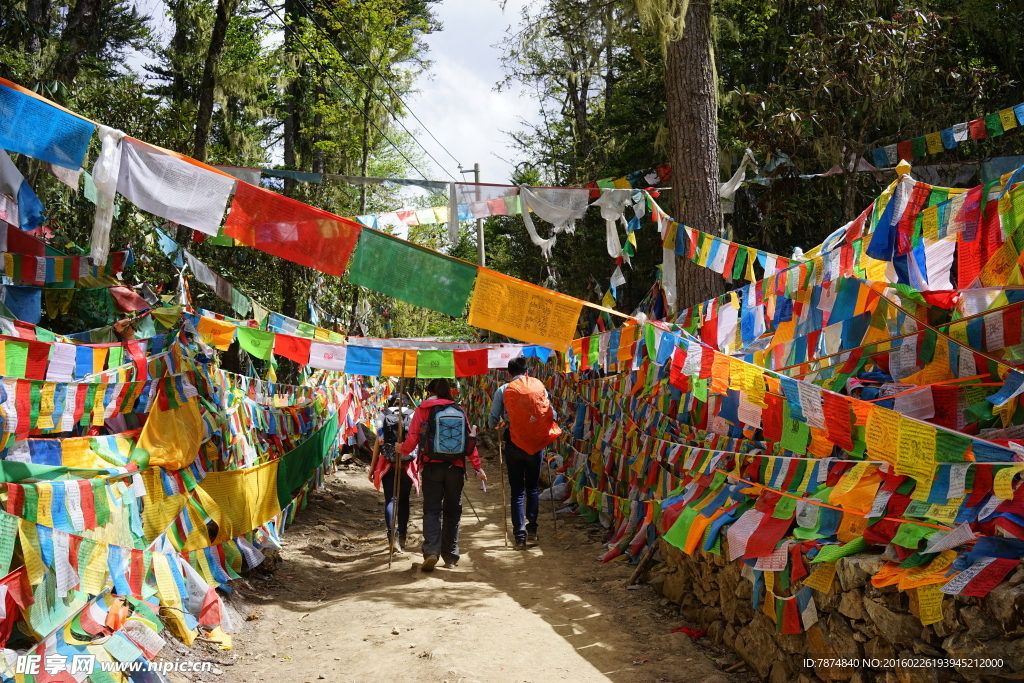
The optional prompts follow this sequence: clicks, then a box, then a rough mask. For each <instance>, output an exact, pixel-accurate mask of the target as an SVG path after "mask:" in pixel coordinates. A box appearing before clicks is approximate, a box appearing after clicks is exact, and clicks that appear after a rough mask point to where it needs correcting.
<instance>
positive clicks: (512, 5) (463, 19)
mask: <svg viewBox="0 0 1024 683" xmlns="http://www.w3.org/2000/svg"><path fill="white" fill-rule="evenodd" d="M529 3H530V0H507V2H506V6H505V8H504V10H503V9H502V7H501V3H500V2H499V0H444V1H443V2H441V3H438V4H437V5H434V11H435V14H436V15H437V18H438V20H439V21H440V22H441V23H442V24H443V25H444V30H443V31H439V32H437V33H433V34H430V35H427V36H425V37H424V40H425V42H426V43H427V45H428V46H429V47H430V52H429V55H428V56H429V58H430V59H431V60H432V61H433V62H434V63H433V66H432V67H431V69H430V72H429V73H428V74H425V75H423V76H421V77H420V79H419V81H418V82H417V84H416V87H417V89H418V92H415V93H412V94H410V95H409V96H408V97H406V103H407V104H408V105H409V107H410V109H411V110H412V111H413V112H414V113H415V114H416V116H418V117H419V120H420V122H422V124H421V123H420V122H417V121H416V120H415V119H414V118H413V117H412V116H406V117H405V119H404V121H403V123H405V125H406V127H408V128H409V129H410V130H411V131H413V133H414V134H415V135H416V138H417V139H418V140H419V141H420V142H421V143H422V145H423V147H425V148H426V149H427V150H428V151H429V153H430V154H431V155H433V157H434V158H435V159H437V162H438V164H440V165H441V167H439V166H438V164H435V163H433V162H432V161H430V160H429V158H427V159H426V163H425V165H424V166H423V167H421V168H423V171H424V172H425V173H426V174H427V175H428V176H430V179H432V180H451V177H450V176H449V175H448V174H449V173H450V174H451V176H454V177H455V178H456V179H460V180H461V179H462V178H465V179H466V180H467V181H472V180H473V174H472V173H466V174H464V175H463V174H460V173H459V170H458V163H461V164H462V166H463V168H464V169H469V170H471V169H472V168H473V164H474V163H479V164H480V180H481V182H485V183H507V182H509V177H510V176H511V173H512V170H513V168H514V161H515V159H514V157H515V152H514V150H513V149H511V148H510V147H509V136H508V135H507V132H509V131H515V130H517V129H519V128H521V127H522V124H521V119H525V120H527V121H531V122H532V121H535V120H536V119H537V111H536V106H535V104H534V103H533V102H532V101H531V100H530V99H529V98H528V97H526V96H524V95H523V93H522V92H520V91H519V90H518V89H517V88H513V89H512V90H503V91H501V92H497V91H496V90H495V89H494V88H495V85H497V83H498V82H499V81H500V80H501V79H502V77H503V76H504V74H503V72H502V70H501V54H502V51H501V49H500V48H499V47H496V45H497V44H498V43H500V42H501V40H502V39H503V38H504V36H505V32H506V29H507V28H508V27H509V26H510V25H512V24H518V23H519V19H520V10H521V9H522V8H523V6H525V5H528V4H529ZM136 6H137V7H138V8H139V10H140V11H141V12H143V13H145V14H147V15H148V16H150V17H152V19H151V24H150V25H151V26H152V28H153V29H154V31H155V33H156V34H157V36H158V37H159V39H160V40H161V42H164V43H166V42H167V41H168V40H170V37H171V33H172V31H173V30H174V27H173V25H172V24H171V21H170V19H168V17H167V16H166V9H165V6H164V0H136ZM151 61H152V59H151V58H148V57H144V56H142V55H132V56H131V57H130V58H129V60H128V62H129V65H130V66H131V67H132V68H135V69H138V70H140V71H141V70H142V65H143V64H144V63H145V62H151ZM424 126H425V127H426V128H427V129H428V130H429V131H430V133H433V135H434V137H436V138H437V140H438V141H439V142H440V143H441V144H438V142H436V141H435V140H434V139H433V138H432V137H431V136H430V135H429V134H428V133H427V132H426V131H424V130H423V127H424ZM442 145H443V147H442ZM445 148H447V150H449V151H450V152H451V156H449V155H448V153H447V152H445ZM452 157H454V159H453V158H452ZM456 160H457V161H456Z"/></svg>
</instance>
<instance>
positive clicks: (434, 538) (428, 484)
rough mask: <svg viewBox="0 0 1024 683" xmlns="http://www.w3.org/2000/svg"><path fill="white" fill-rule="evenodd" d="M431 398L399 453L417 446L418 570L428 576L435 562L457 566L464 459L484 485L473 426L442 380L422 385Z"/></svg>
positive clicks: (422, 406) (418, 411)
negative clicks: (419, 500)
mask: <svg viewBox="0 0 1024 683" xmlns="http://www.w3.org/2000/svg"><path fill="white" fill-rule="evenodd" d="M427 392H428V393H429V394H430V395H429V396H428V397H427V398H426V400H424V401H423V402H422V403H420V404H419V406H418V407H417V408H416V412H415V413H414V414H413V416H412V424H411V425H410V426H409V433H408V434H407V435H406V437H405V442H404V443H403V444H402V453H403V454H405V455H409V454H411V453H412V452H413V450H414V449H415V448H416V447H417V446H419V460H420V481H421V482H422V486H423V566H422V567H421V569H422V570H423V571H425V572H429V571H433V570H434V566H435V565H436V564H437V561H438V559H439V558H443V559H444V566H445V567H446V568H449V569H450V568H452V567H454V566H455V565H456V563H457V562H458V561H459V522H460V520H461V519H462V487H463V486H464V485H465V480H466V474H467V472H466V458H467V457H468V458H469V461H470V463H471V464H472V465H473V471H474V473H475V474H476V477H477V478H478V479H480V480H481V481H487V475H486V474H484V470H483V466H482V465H481V464H480V454H479V453H478V452H477V449H476V427H471V426H470V424H469V420H468V419H467V418H466V413H465V411H463V409H462V407H461V406H459V405H458V404H456V403H455V401H453V400H452V392H451V388H450V387H449V385H448V380H446V379H435V380H432V381H431V382H430V384H428V385H427Z"/></svg>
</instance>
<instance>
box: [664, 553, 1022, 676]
mask: <svg viewBox="0 0 1024 683" xmlns="http://www.w3.org/2000/svg"><path fill="white" fill-rule="evenodd" d="M659 543H660V544H661V546H660V551H661V555H662V558H663V562H662V563H661V564H659V565H658V566H657V567H655V569H654V570H653V571H652V577H653V578H652V581H651V582H652V584H654V586H655V587H656V588H657V589H658V590H659V592H661V593H662V594H663V595H664V596H665V597H667V598H668V599H669V600H671V601H672V602H674V603H676V604H678V605H679V607H680V612H681V613H682V616H683V617H684V618H686V619H688V620H689V621H692V622H694V623H696V624H699V625H700V627H701V628H705V629H707V631H708V637H709V638H711V639H712V640H713V641H714V642H715V643H717V644H725V645H726V646H727V647H729V648H730V649H732V650H734V651H735V652H736V653H737V655H739V657H740V658H742V659H743V660H744V661H745V662H746V663H747V665H748V666H749V667H750V668H751V669H753V671H754V672H756V674H757V675H758V676H759V677H760V678H761V679H762V680H766V681H771V683H785V682H786V681H799V682H800V683H818V681H822V680H824V681H849V682H850V683H875V682H878V683H930V682H934V683H946V682H947V681H1024V565H1021V566H1019V567H1017V569H1016V570H1015V572H1013V573H1011V574H1010V576H1009V577H1008V580H1007V581H1005V582H1003V583H1002V584H1001V585H999V586H997V587H996V588H995V589H993V590H992V592H991V593H990V594H989V595H988V596H987V597H985V598H969V597H962V596H955V597H954V596H950V597H947V598H945V600H943V606H942V609H943V617H944V618H943V620H942V621H941V622H938V623H936V624H932V625H930V626H924V627H922V626H921V622H920V621H919V620H918V618H917V617H915V616H914V615H913V614H912V613H911V605H910V594H909V593H907V592H901V591H899V590H898V589H897V588H896V586H888V587H885V588H875V587H874V586H872V585H871V581H870V576H871V575H872V574H874V573H875V572H876V571H878V569H879V568H881V566H882V565H883V564H884V562H885V561H884V560H883V559H882V558H881V557H880V556H879V555H877V554H871V553H862V554H859V555H853V556H850V557H846V558H843V559H841V560H840V561H839V562H838V563H837V565H836V570H837V571H836V579H835V581H833V584H832V591H831V592H830V593H827V594H826V593H822V592H819V591H814V601H815V604H816V606H817V610H818V617H819V618H818V623H817V624H815V625H813V626H811V628H810V629H809V630H808V631H807V632H806V633H804V634H801V635H783V634H778V633H776V632H775V623H774V622H773V621H772V620H771V619H770V618H769V617H767V616H766V615H765V614H764V613H762V612H760V611H759V610H755V609H753V608H752V607H751V604H750V599H751V591H752V589H753V586H752V584H751V583H750V581H749V580H747V579H745V578H743V577H742V576H741V575H740V565H739V563H738V562H728V561H727V560H726V559H725V558H723V557H720V556H718V555H713V554H710V553H705V552H699V553H698V554H696V555H693V556H689V555H686V554H684V553H683V552H682V551H680V550H679V549H677V548H675V547H674V546H671V545H669V544H668V543H665V542H664V541H659ZM810 657H816V658H847V659H849V658H857V659H861V658H869V659H877V660H885V659H904V660H906V659H914V658H916V659H918V660H920V659H921V658H925V657H928V658H944V659H945V658H951V659H990V658H994V659H1002V660H1003V666H1002V668H999V669H995V668H989V669H978V668H967V667H962V666H961V667H947V668H937V667H934V666H930V667H922V666H910V667H900V666H880V667H878V668H874V669H873V668H870V667H863V666H862V667H857V668H842V667H838V666H823V665H819V666H816V667H805V666H804V660H805V658H810ZM915 664H916V663H915Z"/></svg>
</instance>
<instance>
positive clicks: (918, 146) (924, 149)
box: [910, 135, 928, 158]
mask: <svg viewBox="0 0 1024 683" xmlns="http://www.w3.org/2000/svg"><path fill="white" fill-rule="evenodd" d="M910 147H911V150H912V153H913V155H914V157H915V158H917V157H923V156H927V154H928V142H927V141H926V140H925V138H924V136H923V135H922V136H921V137H919V138H912V139H911V140H910Z"/></svg>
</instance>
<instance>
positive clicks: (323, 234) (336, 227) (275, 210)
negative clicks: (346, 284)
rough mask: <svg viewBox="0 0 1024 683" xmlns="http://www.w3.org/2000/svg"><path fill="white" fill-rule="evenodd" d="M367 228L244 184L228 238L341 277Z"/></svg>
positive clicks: (229, 223)
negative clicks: (363, 231)
mask: <svg viewBox="0 0 1024 683" xmlns="http://www.w3.org/2000/svg"><path fill="white" fill-rule="evenodd" d="M361 230H362V226H361V225H360V224H359V223H356V222H355V221H350V220H347V219H345V218H341V217H340V216H335V215H334V214H331V213H328V212H326V211H321V210H320V209H315V208H313V207H312V206H308V205H306V204H303V203H302V202H299V201H296V200H294V199H290V198H288V197H284V196H282V195H279V194H277V193H275V192H270V191H268V190H264V189H262V188H259V187H255V186H253V185H250V184H248V183H244V182H241V181H239V183H238V189H237V190H236V191H235V198H234V200H233V201H232V202H231V212H230V213H229V214H228V219H227V222H225V223H224V234H225V235H227V236H228V237H234V238H235V239H236V240H238V241H240V242H241V243H242V244H245V245H248V246H250V247H256V248H257V249H259V250H261V251H265V252H267V253H268V254H273V255H275V256H280V257H281V258H283V259H287V260H288V261H292V262H293V263H298V264H301V265H304V266H308V267H310V268H314V269H316V270H319V271H321V272H323V273H327V274H328V275H337V276H338V277H341V276H342V275H344V274H345V266H346V265H348V260H349V257H350V256H351V255H352V250H353V249H354V248H355V246H356V241H357V240H358V239H359V233H360V231H361Z"/></svg>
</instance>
